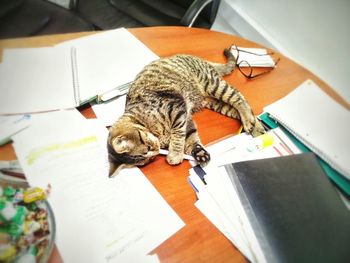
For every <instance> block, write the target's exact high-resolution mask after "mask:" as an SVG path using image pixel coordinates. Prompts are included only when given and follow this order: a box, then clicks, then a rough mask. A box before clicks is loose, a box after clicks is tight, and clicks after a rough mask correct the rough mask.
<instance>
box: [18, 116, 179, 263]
mask: <svg viewBox="0 0 350 263" xmlns="http://www.w3.org/2000/svg"><path fill="white" fill-rule="evenodd" d="M97 130H99V131H97ZM96 134H97V135H96ZM103 137H104V139H102V138H103ZM106 137H107V130H106V128H105V127H104V126H100V127H99V128H98V127H95V128H94V129H92V128H91V121H87V120H86V119H84V118H83V116H82V115H80V113H79V112H77V111H64V112H58V113H56V114H55V116H54V114H51V116H50V117H49V118H47V119H46V120H44V121H42V120H41V121H40V120H38V121H37V122H36V123H35V124H32V125H31V126H30V127H29V128H28V129H26V130H24V131H23V132H21V133H19V134H17V135H16V136H14V138H13V139H14V148H15V151H16V154H17V156H18V159H19V161H20V163H21V166H22V167H23V169H24V172H25V175H26V178H27V180H28V181H29V183H30V185H33V186H34V185H35V186H40V187H46V186H47V184H51V186H52V191H51V194H50V196H49V198H48V201H49V203H50V204H51V206H52V209H53V211H54V214H55V219H56V226H57V240H56V244H57V246H58V249H59V251H60V253H61V255H62V257H63V260H64V261H65V262H130V258H133V259H135V258H137V259H141V258H144V256H145V255H146V254H147V253H149V252H150V251H151V250H153V249H154V248H155V247H157V246H158V245H159V244H161V243H162V242H163V241H165V240H166V239H167V238H169V237H170V236H171V235H172V234H174V233H175V232H176V231H178V230H179V229H180V228H181V227H183V226H184V223H183V222H182V220H181V219H180V218H179V217H178V216H177V215H176V213H175V212H174V211H173V210H172V209H171V208H170V207H169V205H168V204H167V203H166V202H165V201H164V199H163V198H162V197H161V196H160V194H159V193H158V192H157V191H156V190H155V188H154V187H153V186H152V185H151V183H150V182H149V181H148V180H147V178H146V177H145V176H144V175H143V174H142V172H141V171H140V170H139V169H138V168H133V169H124V170H122V171H121V173H120V174H119V175H118V176H117V177H114V178H113V179H111V178H109V177H108V163H107V150H106V147H105V144H104V142H105V141H106ZM101 140H102V141H103V143H102V142H101ZM101 144H102V145H103V146H101Z"/></svg>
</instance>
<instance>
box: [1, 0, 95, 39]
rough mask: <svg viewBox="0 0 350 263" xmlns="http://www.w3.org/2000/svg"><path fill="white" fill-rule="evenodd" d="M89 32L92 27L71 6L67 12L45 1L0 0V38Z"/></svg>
mask: <svg viewBox="0 0 350 263" xmlns="http://www.w3.org/2000/svg"><path fill="white" fill-rule="evenodd" d="M71 3H74V1H71ZM91 30H95V27H94V25H93V24H92V23H90V22H89V21H87V20H85V19H84V18H82V17H81V16H80V15H79V14H77V13H76V12H75V11H74V8H73V6H72V5H71V8H70V9H66V8H63V7H62V6H59V5H56V4H54V3H51V2H49V1H45V0H0V38H16V37H27V36H34V35H47V34H56V33H68V32H79V31H91Z"/></svg>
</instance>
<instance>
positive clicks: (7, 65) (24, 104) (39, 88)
mask: <svg viewBox="0 0 350 263" xmlns="http://www.w3.org/2000/svg"><path fill="white" fill-rule="evenodd" d="M0 87H1V103H0V114H20V113H31V112H40V111H49V110H58V109H67V108H74V107H76V106H77V105H76V102H75V99H74V87H73V75H72V67H71V50H70V48H66V47H60V48H51V47H47V48H24V49H11V50H5V51H4V60H3V62H2V63H1V64H0Z"/></svg>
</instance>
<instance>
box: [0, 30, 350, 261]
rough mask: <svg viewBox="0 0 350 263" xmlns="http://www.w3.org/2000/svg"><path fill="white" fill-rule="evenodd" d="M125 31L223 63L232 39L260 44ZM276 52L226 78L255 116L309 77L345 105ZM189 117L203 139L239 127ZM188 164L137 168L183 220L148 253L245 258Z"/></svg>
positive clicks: (3, 156) (161, 48)
mask: <svg viewBox="0 0 350 263" xmlns="http://www.w3.org/2000/svg"><path fill="white" fill-rule="evenodd" d="M129 31H130V32H131V33H132V34H134V35H135V36H136V37H137V38H138V39H139V40H141V41H142V42H143V43H144V44H145V45H147V46H148V47H149V48H150V49H151V50H153V51H154V52H155V53H156V54H157V55H159V56H160V57H164V56H169V55H173V54H177V53H184V54H192V55H196V56H198V57H201V58H204V59H207V60H210V61H214V62H225V57H224V55H223V50H224V48H227V47H229V46H230V45H231V44H236V45H237V46H243V47H261V46H260V45H258V44H256V43H254V42H251V41H248V40H246V39H242V38H239V37H236V36H232V35H227V34H223V33H219V32H215V31H210V30H205V29H196V28H184V27H148V28H134V29H129ZM87 34H91V32H89V33H74V34H62V35H52V36H43V37H32V38H22V39H9V40H2V41H0V51H2V50H3V49H4V48H18V47H39V46H49V45H54V44H56V43H60V42H62V41H65V40H68V39H73V38H77V37H80V36H83V35H87ZM1 53H2V52H1ZM276 56H277V57H280V58H281V60H280V62H279V64H278V66H277V68H276V69H274V70H273V71H272V72H270V73H269V74H267V75H264V76H263V77H260V78H257V79H253V80H247V79H246V78H245V77H244V76H243V75H242V74H241V73H240V72H238V71H235V72H234V73H232V74H231V75H230V76H228V77H226V78H225V79H226V80H227V81H228V82H229V83H230V84H232V85H234V86H235V87H237V88H238V89H239V90H240V91H241V92H242V93H243V95H244V96H245V98H246V99H247V100H248V102H249V103H250V105H251V106H252V108H253V110H254V113H255V114H256V115H258V114H260V113H261V112H262V110H263V107H264V106H265V105H268V104H270V103H272V102H274V101H276V100H277V99H279V98H281V97H283V96H285V95H286V94H287V93H289V92H290V91H291V90H293V89H294V88H295V87H297V86H298V85H299V84H300V83H302V82H303V81H304V80H306V79H308V78H309V79H312V80H313V81H315V82H316V83H317V84H318V85H319V86H320V87H321V88H322V89H323V90H324V91H326V92H327V93H328V94H329V95H330V96H332V97H333V98H334V99H336V100H337V101H338V102H339V103H341V104H342V105H343V106H345V107H346V108H348V109H350V105H349V104H347V103H346V102H345V101H344V100H343V99H342V98H341V97H340V96H339V95H338V94H337V93H336V92H335V91H333V90H332V89H331V88H330V87H329V86H327V84H326V83H324V82H323V81H322V80H320V79H319V78H318V77H316V76H315V75H313V74H312V73H311V72H310V71H308V70H307V69H305V68H303V67H301V66H300V65H298V64H296V63H295V62H293V61H292V60H290V59H288V58H287V57H285V56H283V55H282V54H279V53H277V54H276ZM82 113H83V114H84V115H85V116H86V117H87V118H94V117H95V115H94V113H93V112H92V110H91V108H89V107H88V108H85V109H83V110H82ZM194 120H195V122H196V123H197V126H198V130H199V134H200V137H201V139H202V142H203V143H204V144H208V143H211V142H213V141H216V140H219V139H221V138H223V137H225V136H228V135H230V134H232V133H235V132H236V131H237V130H238V128H239V126H240V123H239V122H238V121H235V120H232V119H229V118H227V117H225V116H222V115H220V114H218V113H215V112H211V111H209V110H203V111H202V112H199V113H197V114H196V115H195V116H194ZM15 158H16V156H15V153H14V151H13V148H12V146H11V144H7V145H5V146H2V147H0V160H10V159H15ZM189 168H190V165H189V163H188V162H187V161H185V162H184V163H182V164H181V165H179V166H175V167H173V166H169V165H168V164H167V163H166V161H165V158H164V157H158V158H157V159H156V160H155V161H154V162H152V163H151V164H149V165H147V166H146V167H144V168H142V171H143V173H144V174H145V175H146V176H147V178H148V179H149V180H150V181H151V183H152V184H153V185H154V186H155V187H156V189H157V190H158V191H159V192H160V194H161V195H162V196H163V197H164V198H165V200H166V201H167V202H168V203H169V204H170V205H171V207H172V208H173V209H174V210H175V211H176V212H177V214H178V215H179V216H180V217H181V219H182V220H183V221H184V222H185V224H186V226H185V227H184V228H182V229H181V230H180V231H179V232H177V233H176V234H175V235H173V236H172V237H171V238H169V239H168V240H167V241H166V242H164V243H163V244H162V245H160V246H159V247H158V248H157V249H155V250H154V251H153V252H152V253H156V254H157V255H158V257H159V259H160V261H161V262H196V263H197V262H246V259H245V258H244V257H243V256H242V254H241V253H240V252H239V251H238V250H237V249H236V248H235V247H234V246H233V245H232V244H231V243H230V242H229V241H228V240H227V239H226V238H225V237H224V235H223V234H221V233H220V232H219V231H218V230H217V229H216V228H215V226H213V225H212V224H211V223H210V222H209V221H208V219H207V218H206V217H205V216H203V215H202V214H201V212H200V211H199V210H198V209H197V208H196V207H195V206H194V202H195V201H196V196H195V193H194V192H193V190H192V188H191V187H190V186H189V184H188V182H187V176H188V169H189ZM50 262H62V259H61V258H60V256H59V254H58V252H57V250H54V252H53V255H52V257H51V259H50Z"/></svg>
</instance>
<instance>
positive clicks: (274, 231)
mask: <svg viewBox="0 0 350 263" xmlns="http://www.w3.org/2000/svg"><path fill="white" fill-rule="evenodd" d="M222 169H224V170H225V171H226V172H227V174H228V176H229V177H230V179H231V182H232V184H233V186H234V190H235V194H236V196H237V198H234V199H233V200H232V201H233V202H234V204H235V208H236V209H235V211H236V213H238V214H239V215H240V218H241V219H242V222H243V223H242V227H243V231H244V233H245V235H246V237H247V239H248V241H249V243H250V247H251V248H252V252H253V254H254V256H255V258H256V259H257V262H269V263H270V262H347V261H348V260H349V258H350V250H349V249H348V244H349V242H350V211H349V210H348V209H347V208H346V207H345V204H344V203H343V202H342V201H341V199H340V196H339V194H338V193H337V191H336V190H335V188H334V187H333V185H332V184H331V183H330V181H329V180H328V178H327V177H326V175H325V173H324V172H323V170H322V168H321V167H320V165H319V163H318V161H317V159H316V156H315V155H314V154H313V153H311V152H310V153H303V154H296V155H289V156H284V157H276V158H269V159H261V160H251V161H245V162H239V163H233V164H229V165H225V166H223V167H222Z"/></svg>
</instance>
